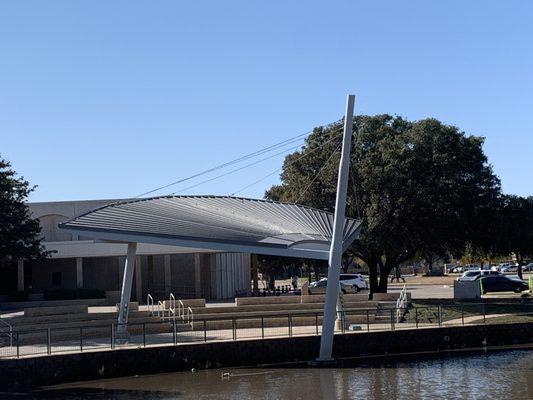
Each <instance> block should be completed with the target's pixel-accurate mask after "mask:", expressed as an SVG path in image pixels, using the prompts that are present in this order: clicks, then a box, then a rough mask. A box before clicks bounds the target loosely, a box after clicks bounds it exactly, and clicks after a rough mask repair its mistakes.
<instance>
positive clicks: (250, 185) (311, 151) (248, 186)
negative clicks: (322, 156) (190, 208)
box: [231, 134, 340, 196]
mask: <svg viewBox="0 0 533 400" xmlns="http://www.w3.org/2000/svg"><path fill="white" fill-rule="evenodd" d="M339 135H340V134H339ZM339 135H336V136H334V137H332V138H331V139H329V140H327V141H326V142H324V143H322V144H321V145H320V146H317V147H315V148H314V149H311V150H310V151H309V152H307V153H306V154H303V155H301V156H300V157H297V158H295V159H294V160H292V161H291V162H290V163H288V164H287V165H285V167H290V166H291V165H293V164H294V163H296V162H298V161H300V160H301V159H302V158H305V157H307V156H309V155H310V154H312V153H314V152H315V151H317V150H318V149H321V148H322V147H324V146H325V145H327V144H328V143H331V142H332V141H333V140H335V139H338V136H339ZM337 148H338V146H337ZM281 170H283V167H281V168H278V169H276V170H275V171H272V172H270V173H269V174H267V175H264V176H262V177H261V178H259V179H257V180H256V181H253V182H252V183H250V184H248V185H246V186H243V187H241V188H240V189H239V190H236V191H235V192H233V193H232V194H231V195H232V196H235V195H236V194H238V193H241V192H242V191H243V190H246V189H248V188H250V187H252V186H254V185H256V184H258V183H259V182H261V181H263V180H265V179H266V178H268V177H270V176H272V175H274V174H276V173H279V172H281Z"/></svg>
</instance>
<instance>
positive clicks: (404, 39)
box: [0, 0, 533, 201]
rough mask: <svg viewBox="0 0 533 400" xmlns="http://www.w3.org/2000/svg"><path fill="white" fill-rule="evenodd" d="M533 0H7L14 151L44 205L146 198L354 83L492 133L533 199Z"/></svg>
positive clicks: (361, 98) (510, 184) (297, 120)
mask: <svg viewBox="0 0 533 400" xmlns="http://www.w3.org/2000/svg"><path fill="white" fill-rule="evenodd" d="M531 4H532V3H531V2H527V1H464V0H463V1H440V2H437V1H413V0H409V1H397V0H391V1H342V2H341V1H316V2H314V1H313V2H311V1H307V2H302V1H277V2H276V1H270V2H269V1H251V0H247V1H211V2H208V1H194V2H193V1H189V2H184V1H161V0H158V1H72V0H68V1H52V0H50V1H15V0H13V1H8V0H4V1H2V2H1V3H0V138H1V141H0V143H1V146H0V154H1V155H2V156H3V157H5V158H7V159H9V160H10V161H11V162H12V163H13V166H14V167H15V169H16V170H17V171H19V172H20V173H21V174H22V175H24V177H25V178H27V179H28V180H30V182H31V183H33V184H37V185H39V188H38V190H37V191H36V192H35V193H34V194H33V195H32V196H31V200H32V201H47V200H67V199H92V198H121V197H129V196H134V195H136V194H138V193H140V192H143V191H146V190H148V189H151V188H153V187H156V186H159V185H162V184H165V183H168V182H170V181H173V180H176V179H179V178H181V177H184V176H187V175H190V174H192V173H194V172H196V171H198V170H200V169H203V168H207V167H210V166H212V165H215V164H218V163H220V162H223V161H226V160H228V159H232V158H234V157H238V156H240V155H242V154H245V153H247V152H250V151H253V150H256V149H258V148H260V147H263V146H267V145H269V144H271V143H275V142H277V141H280V140H282V139H285V138H287V137H291V136H294V135H296V134H298V133H303V132H305V131H307V130H309V129H311V128H312V127H313V126H316V125H319V124H323V123H327V122H329V121H333V120H336V119H338V118H339V117H341V115H342V113H343V110H344V103H345V96H346V94H347V93H348V92H353V93H355V94H356V95H357V104H356V112H357V113H365V114H377V113H393V114H399V115H402V116H405V117H406V118H409V119H420V118H425V117H436V118H438V119H441V120H443V121H444V122H446V123H449V124H454V125H457V126H459V127H460V128H461V129H463V130H464V131H466V132H467V133H468V134H475V135H483V136H485V137H486V138H487V140H486V145H485V151H486V153H487V154H488V156H489V159H490V162H491V163H492V164H493V166H494V170H495V171H496V173H497V174H498V175H499V176H500V177H501V179H502V184H503V189H504V191H505V192H507V193H516V194H520V195H531V194H533V156H532V152H533V118H532V113H533V23H532V21H533V6H532V5H531ZM281 162H282V157H281V156H280V157H277V158H274V159H272V160H269V161H268V162H265V163H262V164H260V165H258V166H256V167H255V168H251V169H249V170H246V171H242V172H240V173H238V174H235V175H231V176H229V177H228V178H227V179H222V180H220V181H214V182H212V183H210V184H206V185H205V186H200V187H198V188H196V189H195V190H194V191H190V192H188V193H197V194H228V193H231V192H233V191H234V190H236V189H237V188H239V187H240V186H242V185H244V184H246V183H248V182H251V181H253V180H255V179H257V178H258V177H260V176H262V175H264V174H266V173H268V172H270V171H273V170H275V169H277V168H279V166H280V165H281ZM276 181H277V178H276V176H273V177H272V178H271V179H269V180H266V181H264V182H262V183H261V184H259V185H256V186H254V187H253V188H251V189H249V190H247V191H246V192H244V193H241V194H242V195H246V196H250V197H261V196H262V194H263V191H264V190H265V188H267V187H269V186H270V185H271V184H272V183H274V182H276ZM179 188H180V186H178V187H176V188H175V189H176V190H178V189H179ZM168 192H169V190H166V191H163V192H162V194H164V193H168Z"/></svg>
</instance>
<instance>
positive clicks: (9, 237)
mask: <svg viewBox="0 0 533 400" xmlns="http://www.w3.org/2000/svg"><path fill="white" fill-rule="evenodd" d="M34 189H35V188H34V187H32V186H30V184H29V183H28V182H27V181H26V180H24V178H23V177H18V176H17V174H16V172H15V171H14V170H13V169H12V168H11V164H10V163H9V162H8V161H6V160H3V159H1V158H0V266H2V267H5V266H8V265H12V264H13V262H14V261H15V260H17V259H26V260H31V259H39V258H42V257H46V255H47V252H46V251H45V250H44V248H43V246H42V244H41V235H40V232H41V228H40V226H39V221H38V220H35V219H32V218H31V216H30V212H29V209H28V206H27V205H26V204H25V201H26V200H27V198H28V195H29V194H30V193H31V192H32V191H33V190H34Z"/></svg>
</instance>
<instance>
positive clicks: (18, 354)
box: [17, 332, 20, 358]
mask: <svg viewBox="0 0 533 400" xmlns="http://www.w3.org/2000/svg"><path fill="white" fill-rule="evenodd" d="M19 343H20V340H19V333H18V332H17V358H19V356H20V348H19V346H20V345H19Z"/></svg>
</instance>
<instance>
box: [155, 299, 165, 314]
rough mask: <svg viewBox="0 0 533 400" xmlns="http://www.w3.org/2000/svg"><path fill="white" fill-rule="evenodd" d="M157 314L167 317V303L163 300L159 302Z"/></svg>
mask: <svg viewBox="0 0 533 400" xmlns="http://www.w3.org/2000/svg"><path fill="white" fill-rule="evenodd" d="M157 316H158V317H165V304H164V303H163V302H162V301H161V300H159V301H158V302H157Z"/></svg>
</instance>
